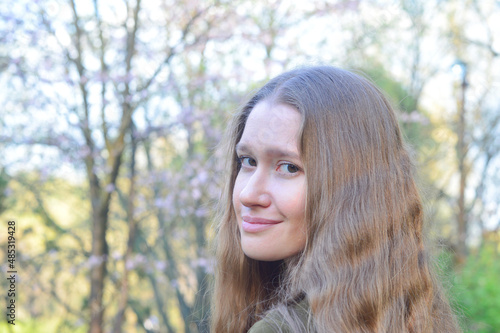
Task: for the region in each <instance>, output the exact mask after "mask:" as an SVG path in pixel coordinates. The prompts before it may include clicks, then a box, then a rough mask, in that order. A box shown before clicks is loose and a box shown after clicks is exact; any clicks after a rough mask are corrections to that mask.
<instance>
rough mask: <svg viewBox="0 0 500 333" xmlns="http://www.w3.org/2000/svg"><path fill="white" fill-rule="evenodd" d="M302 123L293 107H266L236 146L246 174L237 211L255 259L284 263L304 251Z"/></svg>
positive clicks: (238, 186) (241, 176)
mask: <svg viewBox="0 0 500 333" xmlns="http://www.w3.org/2000/svg"><path fill="white" fill-rule="evenodd" d="M300 123H301V116H300V114H299V112H298V111H297V110H295V109H294V108H293V107H291V106H288V105H284V104H277V105H275V104H270V103H268V102H266V101H262V102H260V103H258V104H257V105H256V106H255V107H254V108H253V110H252V111H251V113H250V115H249V117H248V119H247V122H246V125H245V129H244V131H243V135H242V137H241V140H240V142H239V143H238V144H237V145H236V153H237V155H238V159H239V161H240V165H241V169H240V171H239V173H238V175H237V177H236V182H235V185H234V192H233V205H234V210H235V213H236V218H237V221H238V226H239V229H240V235H241V246H242V249H243V252H244V253H245V254H246V255H247V256H248V257H250V258H252V259H255V260H263V261H274V260H281V259H285V258H288V257H291V256H293V255H295V254H297V253H299V252H300V251H302V250H303V249H304V246H305V242H306V226H305V222H304V215H305V193H306V177H305V174H304V171H303V164H302V161H301V158H300V155H299V149H298V139H299V138H298V136H299V129H300Z"/></svg>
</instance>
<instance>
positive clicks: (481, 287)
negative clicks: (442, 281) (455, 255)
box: [440, 242, 500, 333]
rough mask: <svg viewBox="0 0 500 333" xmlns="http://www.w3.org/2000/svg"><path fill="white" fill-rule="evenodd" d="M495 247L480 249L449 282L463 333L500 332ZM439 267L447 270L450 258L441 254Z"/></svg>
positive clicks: (488, 245) (499, 265)
mask: <svg viewBox="0 0 500 333" xmlns="http://www.w3.org/2000/svg"><path fill="white" fill-rule="evenodd" d="M498 246H499V245H498V243H495V242H491V243H486V244H484V245H483V246H481V247H480V248H479V249H477V250H476V251H475V253H471V254H470V255H469V257H468V258H467V261H466V262H465V264H464V265H463V267H461V268H459V269H458V271H457V272H456V273H455V274H454V275H453V278H451V279H450V280H451V281H450V284H451V291H450V294H451V296H452V303H453V305H454V307H455V309H456V311H457V313H459V314H460V315H461V317H462V320H461V321H462V322H463V326H464V331H465V332H478V333H494V332H500V316H499V314H500V284H499V283H498V282H499V278H500V261H499V260H498V259H499V253H498ZM440 264H441V265H442V266H443V268H444V269H445V270H448V271H450V270H451V269H452V268H451V267H452V255H451V254H449V253H445V254H443V255H442V256H441V257H440ZM445 267H447V268H445Z"/></svg>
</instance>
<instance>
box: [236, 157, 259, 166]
mask: <svg viewBox="0 0 500 333" xmlns="http://www.w3.org/2000/svg"><path fill="white" fill-rule="evenodd" d="M239 162H240V165H242V166H246V167H255V166H257V161H256V160H255V159H253V158H251V157H248V156H243V157H240V158H239Z"/></svg>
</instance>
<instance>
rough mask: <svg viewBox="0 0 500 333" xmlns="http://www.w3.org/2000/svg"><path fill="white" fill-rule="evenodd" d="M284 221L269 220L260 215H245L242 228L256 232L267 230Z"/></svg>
mask: <svg viewBox="0 0 500 333" xmlns="http://www.w3.org/2000/svg"><path fill="white" fill-rule="evenodd" d="M281 222H283V221H278V220H268V219H264V218H260V217H251V216H243V221H242V223H241V228H242V229H243V231H245V232H249V233H255V232H261V231H264V230H267V229H269V228H272V227H273V226H275V225H277V224H279V223H281Z"/></svg>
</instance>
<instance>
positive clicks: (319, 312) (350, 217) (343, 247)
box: [212, 66, 458, 333]
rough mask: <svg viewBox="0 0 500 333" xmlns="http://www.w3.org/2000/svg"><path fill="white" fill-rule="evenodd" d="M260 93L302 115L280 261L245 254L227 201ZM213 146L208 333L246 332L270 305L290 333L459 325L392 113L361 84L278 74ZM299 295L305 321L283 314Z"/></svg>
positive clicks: (451, 328) (323, 75) (340, 75)
mask: <svg viewBox="0 0 500 333" xmlns="http://www.w3.org/2000/svg"><path fill="white" fill-rule="evenodd" d="M263 100H268V101H270V100H272V101H273V102H275V103H283V104H286V105H290V106H292V107H294V108H295V109H297V110H298V111H299V112H300V114H301V117H302V126H301V133H300V141H299V144H300V147H299V149H300V153H301V157H302V162H303V164H304V171H305V174H306V179H307V193H306V196H307V199H306V216H305V221H306V224H307V243H306V246H305V249H304V250H303V251H302V252H301V253H299V254H298V255H296V256H295V257H294V258H289V259H287V263H286V264H284V263H283V262H261V261H256V260H253V259H250V258H248V257H246V256H245V254H244V253H243V251H242V249H241V244H240V234H239V230H238V225H237V222H236V217H235V214H234V208H233V205H232V200H231V198H232V191H233V187H234V182H235V179H236V176H237V173H238V165H237V162H236V153H235V146H236V144H237V143H238V141H239V140H240V138H241V136H242V133H243V130H244V127H245V123H246V120H247V118H248V115H249V114H250V112H251V111H252V109H253V107H254V106H255V105H256V104H257V103H259V102H260V101H263ZM223 144H224V147H225V150H226V153H227V154H228V156H229V157H230V158H229V160H228V161H229V163H228V165H227V167H228V172H227V180H226V182H225V188H224V192H223V193H224V194H223V198H222V200H221V203H220V207H219V216H218V218H217V228H216V230H217V236H216V241H215V246H216V260H217V266H216V272H215V287H214V296H213V309H212V331H213V332H214V333H221V332H231V333H233V332H246V331H248V329H249V328H250V327H251V326H252V325H253V324H254V323H255V322H256V321H257V320H259V319H260V318H262V316H263V315H265V314H266V313H267V312H268V311H270V310H271V309H273V310H274V311H277V312H278V313H279V314H281V317H282V318H283V321H284V322H286V324H287V325H288V326H289V327H290V328H291V329H292V331H296V332H299V331H303V330H305V329H307V330H308V329H311V330H312V329H315V330H316V331H317V332H398V333H401V332H456V331H458V326H457V324H456V321H455V319H454V316H453V314H452V311H451V310H450V307H449V305H448V303H447V301H446V299H445V297H444V296H443V292H442V291H441V289H440V287H439V283H437V282H436V280H435V278H434V275H433V273H432V270H431V267H430V266H431V264H430V261H429V258H428V254H427V251H426V248H425V247H424V241H423V236H422V223H423V213H422V204H421V200H420V196H419V193H418V189H417V187H416V184H415V181H414V179H413V165H412V162H411V159H410V157H409V154H408V150H407V148H406V147H405V144H404V142H403V140H402V135H401V131H400V129H399V126H398V122H397V119H396V116H395V113H394V110H393V108H392V106H391V105H390V103H389V102H388V101H387V99H386V98H385V97H384V95H383V94H382V93H381V92H380V91H379V90H378V89H377V88H376V87H375V86H374V85H373V84H371V83H370V82H369V81H368V80H366V79H364V78H362V77H360V76H358V75H356V74H353V73H351V72H348V71H345V70H341V69H338V68H334V67H328V66H319V67H310V68H304V69H297V70H293V71H290V72H287V73H284V74H282V75H280V76H278V77H276V78H274V79H273V80H271V81H269V82H268V83H267V84H266V85H265V86H264V87H262V88H261V89H260V90H259V91H258V92H257V93H256V94H255V95H254V96H253V97H252V98H251V99H250V100H249V102H248V103H247V104H246V105H245V106H244V107H243V108H242V109H241V110H240V112H238V113H237V114H236V115H235V117H234V119H233V120H232V123H231V124H230V126H229V128H228V132H227V137H226V139H225V140H224V142H223ZM303 297H306V298H307V301H308V303H309V306H310V312H311V316H310V317H311V320H310V322H309V323H308V325H309V327H308V328H304V327H303V323H301V322H300V320H298V319H297V318H296V317H294V316H293V314H291V313H290V311H289V308H290V307H289V305H290V304H293V303H294V302H296V301H297V300H299V299H301V298H303Z"/></svg>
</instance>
